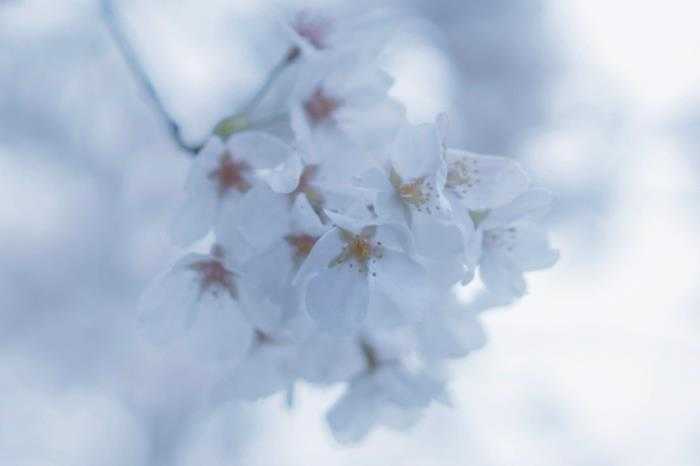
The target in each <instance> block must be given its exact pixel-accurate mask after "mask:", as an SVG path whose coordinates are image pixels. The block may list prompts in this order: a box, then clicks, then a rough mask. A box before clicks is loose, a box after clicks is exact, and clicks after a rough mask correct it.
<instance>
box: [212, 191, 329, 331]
mask: <svg viewBox="0 0 700 466" xmlns="http://www.w3.org/2000/svg"><path fill="white" fill-rule="evenodd" d="M329 228H330V227H327V226H325V225H323V223H322V222H321V220H320V218H319V217H318V215H317V214H316V212H315V211H314V210H313V208H312V206H311V204H310V203H309V201H308V199H307V196H306V195H305V194H303V193H298V192H294V193H291V194H288V195H282V194H277V193H275V192H273V191H272V190H270V189H268V188H266V187H264V186H263V187H260V188H257V189H255V190H252V191H251V193H250V194H249V195H248V196H247V197H246V198H245V199H243V200H242V201H241V203H240V204H239V205H237V206H235V207H234V208H231V209H229V210H228V211H227V212H225V213H224V214H223V216H222V218H221V221H220V222H219V225H218V226H217V228H216V235H217V241H219V242H220V243H221V244H223V245H225V246H226V247H227V250H229V249H230V250H232V251H237V252H238V254H237V257H240V263H241V266H240V268H241V271H242V272H243V283H244V285H245V287H246V291H247V295H246V297H247V299H248V300H249V301H250V306H249V307H250V308H251V311H252V312H251V313H250V314H249V319H250V321H251V322H253V323H254V324H255V325H256V327H257V328H259V329H261V330H264V331H273V330H274V331H280V330H281V329H280V327H282V326H284V327H286V330H287V331H288V332H289V333H290V334H297V333H298V332H302V333H303V332H304V330H305V329H304V326H305V324H304V322H303V318H300V317H299V316H298V314H299V312H300V310H301V309H302V302H301V295H300V291H299V289H298V288H296V287H293V286H292V279H293V278H294V275H295V274H296V272H297V270H298V269H299V267H300V266H301V264H302V263H303V262H304V260H305V259H306V257H307V256H308V255H309V253H310V252H311V250H312V249H313V247H314V244H315V243H316V241H317V240H318V239H319V238H320V237H321V236H322V235H323V234H324V233H326V232H327V231H328V229H329ZM289 336H291V335H289Z"/></svg>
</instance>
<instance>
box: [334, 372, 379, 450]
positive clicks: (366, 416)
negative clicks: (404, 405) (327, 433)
mask: <svg viewBox="0 0 700 466" xmlns="http://www.w3.org/2000/svg"><path fill="white" fill-rule="evenodd" d="M380 413H381V404H380V402H379V400H378V399H377V398H376V396H375V395H374V386H373V383H372V380H371V378H370V377H367V376H366V377H363V378H360V379H357V380H356V381H355V382H353V384H352V385H351V386H350V387H348V389H347V390H346V392H345V394H344V395H343V396H342V397H341V398H340V399H339V400H338V401H336V402H335V404H334V405H333V406H332V407H331V409H330V410H329V411H328V414H327V415H326V419H327V421H328V425H329V426H330V428H331V432H332V433H333V437H335V439H336V440H337V441H339V442H340V443H354V442H358V441H360V440H362V438H364V437H365V436H366V435H367V434H368V433H369V431H370V429H371V428H372V426H373V425H374V424H376V422H377V420H378V419H379V415H380Z"/></svg>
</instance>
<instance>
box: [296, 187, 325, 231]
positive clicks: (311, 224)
mask: <svg viewBox="0 0 700 466" xmlns="http://www.w3.org/2000/svg"><path fill="white" fill-rule="evenodd" d="M291 217H292V218H291V222H292V223H291V231H292V232H297V233H306V234H309V235H312V236H322V235H323V234H324V233H326V232H327V231H328V229H329V227H327V226H326V225H324V224H323V222H321V219H320V218H319V216H318V214H317V213H316V212H315V211H314V209H313V208H312V207H311V204H310V203H309V200H308V199H307V197H306V196H296V199H294V204H293V206H292V214H291Z"/></svg>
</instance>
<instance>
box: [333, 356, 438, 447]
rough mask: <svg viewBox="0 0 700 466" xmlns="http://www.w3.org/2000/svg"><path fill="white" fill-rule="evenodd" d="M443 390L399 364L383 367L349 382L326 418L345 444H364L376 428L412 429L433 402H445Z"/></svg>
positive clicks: (384, 365) (335, 433)
mask: <svg viewBox="0 0 700 466" xmlns="http://www.w3.org/2000/svg"><path fill="white" fill-rule="evenodd" d="M444 397H445V393H444V386H443V384H442V383H441V382H440V381H438V380H435V379H434V378H433V377H431V376H430V375H428V374H427V373H425V372H421V373H417V374H413V373H410V372H409V371H407V370H406V369H404V368H403V367H401V366H400V365H398V364H383V365H380V366H379V367H376V368H374V369H372V370H370V371H368V372H367V373H365V374H363V375H360V376H358V377H356V378H355V379H353V380H352V382H350V385H349V386H348V388H347V390H346V392H345V394H344V395H343V396H342V397H341V398H340V399H339V400H338V401H337V402H336V403H335V404H334V405H333V407H332V408H331V409H330V411H329V412H328V415H327V420H328V424H329V425H330V427H331V431H332V432H333V435H334V437H335V438H336V439H337V440H338V441H339V442H342V443H352V442H357V441H359V440H362V438H364V437H365V436H366V435H367V433H368V432H369V431H370V430H371V429H372V427H373V426H374V425H376V424H382V425H386V426H388V427H391V428H395V429H405V428H407V427H410V425H412V424H413V423H414V422H415V421H416V420H417V419H418V417H419V415H420V414H421V412H422V410H423V409H425V408H426V407H428V405H430V403H431V402H432V401H433V400H440V401H442V400H444Z"/></svg>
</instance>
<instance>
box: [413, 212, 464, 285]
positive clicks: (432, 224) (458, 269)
mask: <svg viewBox="0 0 700 466" xmlns="http://www.w3.org/2000/svg"><path fill="white" fill-rule="evenodd" d="M470 233H471V232H469V231H468V230H462V229H460V228H459V227H458V226H457V225H455V224H450V223H445V222H442V221H440V220H437V219H435V218H433V217H432V216H429V215H420V214H417V215H415V216H414V220H413V239H414V245H415V253H416V255H417V256H418V258H419V261H420V262H421V264H423V265H424V266H425V268H426V269H427V271H428V274H429V275H430V278H431V279H432V280H435V281H436V283H439V284H441V285H442V286H445V287H448V286H450V285H453V284H455V283H457V282H458V281H460V280H462V279H463V278H464V275H465V270H464V268H465V265H467V258H466V254H465V253H466V251H465V244H466V241H468V238H465V234H470Z"/></svg>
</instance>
